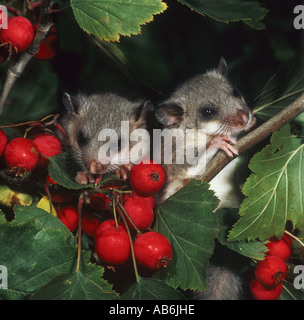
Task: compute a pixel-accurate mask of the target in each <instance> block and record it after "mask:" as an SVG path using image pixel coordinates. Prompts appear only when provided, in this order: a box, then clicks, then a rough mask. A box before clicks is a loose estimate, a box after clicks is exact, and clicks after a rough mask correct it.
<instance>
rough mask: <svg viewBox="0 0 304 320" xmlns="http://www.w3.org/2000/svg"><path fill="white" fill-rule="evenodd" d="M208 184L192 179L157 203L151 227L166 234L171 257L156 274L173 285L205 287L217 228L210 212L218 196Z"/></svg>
mask: <svg viewBox="0 0 304 320" xmlns="http://www.w3.org/2000/svg"><path fill="white" fill-rule="evenodd" d="M208 188H209V185H208V184H207V183H201V182H200V181H194V180H193V181H191V182H190V183H189V184H188V185H187V186H185V187H184V188H182V189H181V190H180V191H178V192H177V193H176V194H175V195H173V196H172V197H171V198H169V199H167V200H166V201H165V202H164V203H163V204H162V205H161V206H160V207H159V210H158V215H157V220H156V225H155V226H154V228H153V230H154V231H157V232H160V233H161V234H163V235H164V236H165V237H167V239H168V240H169V242H170V243H171V246H172V248H173V257H172V260H171V261H170V262H169V263H168V265H167V267H166V268H163V269H162V270H160V271H159V272H157V273H156V274H155V277H158V278H160V279H162V280H164V281H166V283H167V284H168V285H170V286H172V287H174V288H177V287H178V286H180V287H181V288H183V289H188V288H190V289H199V290H204V289H205V288H206V284H207V270H208V261H209V258H210V256H211V255H212V253H213V251H214V245H215V244H214V238H215V237H216V236H217V234H218V231H219V225H218V222H217V218H216V215H215V214H214V213H213V211H214V210H215V209H216V207H217V205H218V200H217V198H216V197H215V196H214V193H213V192H212V191H210V190H209V189H208Z"/></svg>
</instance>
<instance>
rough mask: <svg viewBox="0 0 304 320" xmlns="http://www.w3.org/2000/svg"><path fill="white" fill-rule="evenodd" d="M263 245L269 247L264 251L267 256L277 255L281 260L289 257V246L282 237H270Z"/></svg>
mask: <svg viewBox="0 0 304 320" xmlns="http://www.w3.org/2000/svg"><path fill="white" fill-rule="evenodd" d="M265 246H266V247H267V248H268V249H269V251H267V253H266V254H267V255H269V256H270V255H272V256H278V257H280V258H282V259H283V260H288V258H289V257H290V254H291V248H290V246H289V245H288V244H287V242H286V241H285V240H284V239H276V238H274V237H272V238H270V239H269V242H268V243H266V244H265Z"/></svg>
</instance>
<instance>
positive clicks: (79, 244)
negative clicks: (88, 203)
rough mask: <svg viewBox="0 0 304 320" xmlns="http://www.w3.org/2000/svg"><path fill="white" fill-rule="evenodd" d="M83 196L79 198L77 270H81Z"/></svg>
mask: <svg viewBox="0 0 304 320" xmlns="http://www.w3.org/2000/svg"><path fill="white" fill-rule="evenodd" d="M82 207H83V198H82V196H80V197H79V198H78V250H77V263H76V269H75V272H78V271H79V266H80V258H81V217H82Z"/></svg>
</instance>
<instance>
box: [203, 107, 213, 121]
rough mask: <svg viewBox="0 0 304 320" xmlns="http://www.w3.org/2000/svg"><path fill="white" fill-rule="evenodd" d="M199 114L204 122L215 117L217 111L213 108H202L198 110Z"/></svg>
mask: <svg viewBox="0 0 304 320" xmlns="http://www.w3.org/2000/svg"><path fill="white" fill-rule="evenodd" d="M199 112H200V114H201V116H202V117H203V118H204V119H206V120H210V119H212V118H213V117H214V116H215V115H217V111H216V109H215V108H214V107H203V108H201V109H200V111H199Z"/></svg>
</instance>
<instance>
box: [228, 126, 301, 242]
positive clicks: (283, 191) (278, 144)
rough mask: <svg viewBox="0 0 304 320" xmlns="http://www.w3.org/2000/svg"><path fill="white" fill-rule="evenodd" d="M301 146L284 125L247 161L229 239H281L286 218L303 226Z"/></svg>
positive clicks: (297, 225) (298, 225)
mask: <svg viewBox="0 0 304 320" xmlns="http://www.w3.org/2000/svg"><path fill="white" fill-rule="evenodd" d="M303 148H304V145H303V144H302V143H301V139H299V138H297V137H295V136H293V135H292V134H291V132H290V125H289V124H288V125H286V126H284V127H283V128H282V129H280V130H279V131H277V132H275V133H274V134H273V135H272V138H271V143H270V144H269V145H267V146H266V147H265V148H264V149H263V150H262V151H260V152H258V153H257V154H255V155H254V157H253V158H252V160H251V162H250V164H249V168H250V169H251V171H252V172H253V173H252V174H251V176H250V177H249V178H248V180H247V181H246V183H245V185H244V187H243V193H244V194H245V196H246V198H245V199H244V201H243V203H242V204H241V208H240V212H239V214H240V215H241V218H240V219H239V221H238V222H237V223H236V224H235V226H234V227H233V229H232V230H231V232H230V234H229V240H231V241H236V240H237V241H240V240H245V239H248V240H251V239H260V240H267V239H269V238H270V237H271V236H273V235H275V236H277V237H278V238H281V237H282V236H283V233H284V229H285V225H286V222H287V221H288V220H290V221H291V222H292V224H293V226H294V227H295V228H296V227H298V228H299V229H301V228H303V227H304V203H303V200H304V198H303V192H304V190H303V186H304V175H303V172H304V162H303Z"/></svg>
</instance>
